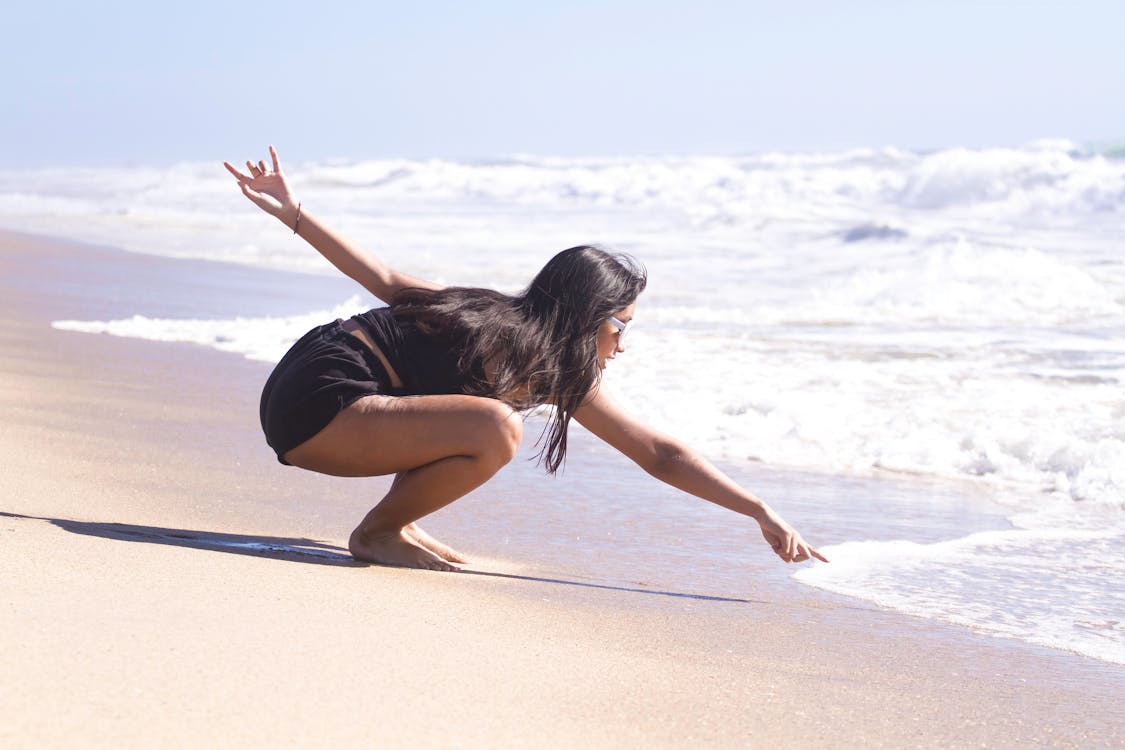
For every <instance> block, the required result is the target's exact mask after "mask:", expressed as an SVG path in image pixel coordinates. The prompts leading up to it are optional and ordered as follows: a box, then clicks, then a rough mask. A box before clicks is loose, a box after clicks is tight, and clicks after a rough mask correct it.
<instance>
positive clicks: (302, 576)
mask: <svg viewBox="0 0 1125 750" xmlns="http://www.w3.org/2000/svg"><path fill="white" fill-rule="evenodd" d="M205 266H207V264H201V263H199V262H196V261H172V260H167V259H158V258H151V257H147V256H138V255H130V254H127V253H121V252H117V251H114V250H111V249H97V248H89V247H85V246H78V245H74V244H71V243H67V242H62V241H55V240H48V239H43V238H38V237H29V236H26V235H18V234H12V233H0V344H2V346H0V414H2V418H0V460H2V461H3V465H4V466H5V467H7V468H6V469H5V470H4V471H3V472H0V490H2V497H3V498H4V502H3V505H2V506H0V513H2V514H3V515H0V569H2V570H3V573H4V575H3V576H2V577H0V632H2V633H3V634H4V636H5V638H4V642H5V648H4V649H3V650H2V651H0V675H3V676H2V677H0V711H2V713H3V715H4V717H5V721H4V722H3V723H0V745H3V746H5V747H44V746H47V747H50V746H68V747H96V746H106V745H111V744H112V745H116V746H122V745H123V746H128V747H153V746H160V747H164V746H169V747H176V746H186V745H193V746H198V745H200V744H203V745H205V746H234V745H239V746H251V747H254V746H267V745H270V746H276V745H278V744H283V745H290V746H309V745H317V746H321V745H328V744H338V745H343V746H347V747H370V746H380V747H408V746H409V747H448V746H451V745H460V746H465V747H496V746H516V745H519V746H535V747H560V746H579V747H671V746H676V747H682V746H688V747H702V746H706V747H716V746H719V747H725V746H731V747H746V746H753V747H757V746H767V745H768V746H780V747H791V746H797V745H806V744H808V743H816V745H817V746H820V747H856V746H864V747H966V746H988V747H1027V746H1049V747H1078V746H1082V747H1087V748H1088V747H1110V746H1120V745H1121V744H1122V743H1123V742H1125V710H1123V709H1122V707H1121V705H1120V700H1119V696H1120V695H1122V694H1125V670H1122V669H1121V668H1119V667H1115V666H1113V665H1108V664H1103V663H1100V662H1096V661H1093V660H1089V659H1084V658H1081V657H1076V656H1072V655H1069V654H1065V653H1062V652H1055V651H1051V650H1048V649H1042V648H1037V647H1032V646H1026V645H1024V644H1021V643H1018V642H1014V641H1007V640H1002V639H998V638H993V637H988V636H982V635H977V634H974V633H972V632H969V631H966V630H962V629H959V628H955V627H947V626H943V625H940V624H935V623H932V622H928V621H924V620H919V619H914V618H909V617H905V616H901V615H897V614H894V613H890V612H886V611H883V610H879V609H877V608H873V607H869V606H866V605H861V604H856V603H853V602H850V601H848V600H844V599H842V598H838V597H832V596H828V595H824V594H821V593H819V592H816V591H814V590H811V589H808V588H806V587H803V586H801V585H800V584H797V583H796V582H794V581H792V580H791V579H788V578H787V577H786V576H785V575H784V574H785V573H786V572H787V571H786V570H785V568H784V566H781V565H780V564H779V563H776V562H775V561H774V560H772V559H771V558H770V556H769V555H767V553H768V549H766V548H765V547H764V545H759V546H760V547H761V549H755V550H751V551H749V552H747V553H746V556H747V557H748V558H750V560H749V561H748V562H744V563H742V568H740V570H741V571H742V572H743V574H744V576H745V578H746V584H745V585H743V586H738V587H732V586H730V585H729V582H728V581H727V579H726V578H724V577H721V576H720V577H718V578H712V579H709V578H708V572H709V571H708V570H707V568H706V567H704V568H702V569H698V570H681V571H680V574H679V575H678V576H668V575H663V574H661V575H656V574H653V575H649V573H648V563H647V561H646V557H652V558H654V559H655V558H659V557H661V555H662V550H659V549H654V550H652V551H651V553H650V555H645V554H644V552H643V550H641V551H635V552H630V553H629V554H618V553H616V552H615V550H616V548H617V547H619V546H624V547H626V548H629V544H628V541H627V540H628V539H629V538H630V533H629V527H628V521H619V523H617V524H616V525H615V526H614V527H613V528H611V529H607V528H605V527H604V524H603V525H601V526H591V525H588V524H589V520H588V519H587V518H584V517H581V516H579V515H577V514H573V513H572V514H571V515H573V517H572V518H568V511H567V507H566V501H567V500H568V499H569V498H589V497H590V496H593V497H595V498H596V496H597V495H598V494H599V493H602V492H605V491H606V489H605V482H606V476H607V475H612V476H613V477H614V482H615V483H616V484H614V487H615V490H614V491H617V492H628V491H632V492H636V493H637V494H638V496H643V495H644V494H645V493H648V492H655V490H653V489H652V488H651V487H650V486H649V485H645V484H643V483H644V482H652V480H650V479H648V478H647V477H645V476H644V475H643V474H640V473H639V472H633V473H630V471H631V470H629V469H628V468H627V467H625V468H623V467H622V466H621V464H620V463H617V462H615V461H614V459H613V458H612V457H611V456H607V454H606V452H605V451H604V450H603V449H602V448H600V447H598V446H596V445H593V444H589V443H587V442H586V441H585V440H582V439H576V440H575V447H574V452H573V454H572V457H571V458H570V459H568V461H569V463H570V464H571V465H573V467H574V469H573V470H570V469H568V473H567V474H566V476H564V477H563V478H562V479H558V480H548V479H545V478H544V477H543V476H542V474H541V473H539V472H538V471H537V470H536V469H535V467H534V465H533V464H532V463H531V462H529V461H525V460H517V461H516V462H513V464H512V465H511V466H509V467H508V468H506V469H505V470H504V472H503V473H502V474H501V476H500V477H497V479H496V480H495V482H494V483H491V484H489V485H486V486H485V487H483V488H482V489H480V490H478V491H477V492H475V493H473V494H472V495H471V496H470V497H468V498H465V499H464V500H463V501H460V502H458V503H457V504H455V505H454V506H452V507H451V508H449V509H447V510H446V511H443V512H442V513H440V514H438V515H437V516H435V517H434V519H433V520H432V523H430V524H425V525H426V526H427V528H429V529H430V530H431V531H432V532H434V533H435V534H437V535H438V536H439V537H442V538H444V539H445V540H446V541H448V542H449V543H451V544H453V545H454V546H456V547H458V548H460V549H462V551H465V552H467V553H470V554H471V555H472V556H473V558H474V560H475V563H474V565H472V566H470V567H469V569H468V570H467V572H466V573H465V574H440V573H430V572H424V571H410V570H399V569H391V568H382V567H376V566H366V565H357V564H355V563H354V562H352V561H351V560H350V558H349V557H347V555H346V551H345V550H344V549H343V546H344V540H345V539H346V536H347V533H348V531H349V530H350V526H348V525H347V523H348V521H349V520H350V519H354V518H357V517H358V514H359V513H361V512H362V511H363V510H365V509H366V507H368V506H369V505H370V504H371V503H372V502H374V501H375V500H377V499H378V497H379V496H380V494H381V489H383V488H385V487H386V486H387V483H388V480H385V479H374V480H342V479H331V478H327V477H321V476H317V475H313V474H308V473H304V472H300V471H298V470H294V469H291V468H286V467H282V466H280V465H279V464H277V463H276V461H275V460H274V458H273V456H272V455H271V454H270V452H269V451H268V449H266V448H265V446H264V445H263V444H262V441H261V437H260V434H259V431H258V427H257V424H256V419H257V397H258V388H259V386H260V383H261V381H262V379H263V378H264V377H265V374H266V373H267V372H268V365H265V364H263V363H255V362H249V361H246V360H244V359H242V358H240V357H238V356H235V355H225V354H221V353H217V352H213V351H210V350H207V349H205V348H203V347H199V346H192V345H184V344H162V343H153V342H143V341H134V340H128V339H119V338H112V337H108V336H100V335H99V336H93V335H88V334H80V333H72V332H65V331H57V330H53V329H52V328H51V327H50V321H52V320H56V319H60V318H95V319H106V318H112V317H125V316H128V315H131V314H133V313H135V312H144V313H145V314H151V315H159V314H169V315H171V314H184V315H188V314H196V315H198V313H199V309H200V305H201V302H200V300H208V301H209V302H208V303H207V304H208V308H209V309H210V308H212V307H213V308H214V309H215V310H216V314H217V315H221V314H224V312H223V309H222V308H223V307H224V305H229V306H230V307H231V308H232V309H233V308H234V307H235V306H236V305H235V303H234V302H231V301H230V300H231V294H230V292H231V291H232V290H234V291H237V290H240V289H245V288H246V287H247V285H250V284H255V285H262V286H263V287H264V288H267V289H268V290H270V293H271V294H278V295H284V294H288V293H293V294H301V293H305V292H302V291H299V290H298V287H304V288H305V289H306V290H307V287H309V286H310V285H312V286H318V285H324V286H325V287H326V288H331V289H333V290H334V289H335V288H336V286H334V285H335V284H337V282H336V281H335V280H324V281H322V280H316V279H313V280H310V279H309V278H308V277H292V276H289V275H287V274H269V273H266V272H261V271H256V270H255V271H251V270H248V269H238V268H233V267H231V268H225V267H218V268H216V267H209V266H208V267H206V268H205ZM224 299H225V300H227V301H226V302H224ZM238 304H244V303H243V302H239V303H238ZM193 311H194V312H193ZM529 432H530V431H529ZM576 437H577V436H576ZM587 437H588V436H587ZM530 442H531V441H528V443H530ZM524 452H525V456H524V457H527V456H530V455H531V446H530V445H528V446H525V451H524ZM787 481H790V482H793V483H796V484H798V485H799V484H800V483H801V482H802V481H803V480H802V478H801V475H799V474H790V475H787ZM825 482H826V480H825V478H824V477H811V476H810V477H807V484H808V488H809V492H812V491H813V488H819V489H817V492H824V487H823V485H824V484H825ZM840 483H841V484H843V483H845V480H840ZM519 498H522V499H523V503H522V504H520V503H518V502H517V499H519ZM537 504H538V507H537ZM537 511H544V512H546V513H548V515H550V517H551V518H552V519H553V520H552V522H551V523H550V524H539V525H534V524H530V523H529V522H526V521H525V519H524V518H523V517H522V516H521V517H520V518H515V519H513V518H512V516H513V514H518V513H523V514H526V515H527V516H533V515H535V514H536V512H537ZM551 514H554V515H551ZM732 518H733V517H732ZM529 528H535V529H536V530H537V531H538V535H537V536H536V537H535V538H529V535H528V533H527V531H526V529H529ZM751 531H752V530H751ZM590 534H595V535H603V536H604V538H602V537H599V539H598V540H596V541H595V542H594V543H584V544H582V545H580V546H579V549H580V552H581V555H582V558H583V559H582V560H581V561H578V560H576V561H575V562H574V564H573V565H570V564H567V562H566V557H565V555H561V554H559V553H558V550H560V549H564V548H565V547H566V545H567V540H568V539H571V538H574V537H579V536H583V535H587V536H588V535H590ZM676 536H677V538H678V539H679V540H680V541H679V542H678V543H679V544H681V545H685V546H687V547H690V546H691V545H693V544H705V543H706V540H704V539H698V538H693V537H692V535H691V530H684V531H683V532H682V533H679V534H677V535H676ZM752 537H753V535H752V534H750V533H749V532H747V533H746V537H745V538H746V540H747V542H748V543H749V542H750V540H752ZM615 539H616V540H623V541H621V542H620V544H618V543H616V542H615ZM603 543H604V546H603ZM540 544H541V545H542V548H541V549H542V554H540V552H539V548H538V547H537V545H540ZM599 550H605V552H604V555H605V557H606V558H607V559H611V560H612V564H611V565H607V566H605V567H606V568H611V569H612V571H611V572H607V573H606V574H605V575H601V574H599V572H598V571H599V570H600V569H601V568H600V567H599V565H598V564H597V556H598V555H599V554H600V553H599ZM673 551H674V550H673ZM682 558H683V565H682V566H681V567H683V566H691V565H695V564H698V562H697V561H698V558H696V557H694V556H692V555H687V554H684V555H683V556H682ZM719 559H721V555H719ZM630 562H635V568H633V567H632V566H630V565H629V563H630ZM732 565H733V563H732ZM758 570H761V571H772V572H769V573H763V574H762V575H760V576H755V575H754V573H755V571H758Z"/></svg>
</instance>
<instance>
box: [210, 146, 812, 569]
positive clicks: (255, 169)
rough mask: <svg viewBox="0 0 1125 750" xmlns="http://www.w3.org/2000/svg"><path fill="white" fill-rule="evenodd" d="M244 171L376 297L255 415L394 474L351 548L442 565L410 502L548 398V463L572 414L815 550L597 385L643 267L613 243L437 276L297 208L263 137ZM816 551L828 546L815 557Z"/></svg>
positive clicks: (356, 462)
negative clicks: (521, 273) (524, 267)
mask: <svg viewBox="0 0 1125 750" xmlns="http://www.w3.org/2000/svg"><path fill="white" fill-rule="evenodd" d="M269 150H270V156H271V157H272V161H273V165H272V167H273V168H272V171H271V169H269V168H268V167H267V165H266V163H265V162H264V161H259V162H258V163H257V164H253V163H251V162H249V161H248V162H246V166H247V169H248V170H249V174H243V173H242V172H241V171H239V170H238V169H236V168H235V167H234V166H232V165H231V164H230V163H229V162H224V166H226V168H227V169H228V170H229V171H230V173H231V174H232V175H234V177H235V178H236V179H237V180H238V184H239V187H241V189H242V192H243V194H244V195H245V196H246V197H247V198H249V199H250V200H251V201H253V202H254V203H255V204H256V205H257V206H258V207H259V208H261V209H262V210H263V211H265V212H266V213H268V214H270V215H272V216H275V217H277V218H278V219H280V220H281V222H282V223H284V224H285V225H286V226H287V227H289V228H290V229H291V230H293V232H294V233H295V234H299V235H301V237H302V238H303V239H304V240H305V241H307V242H308V243H309V244H310V245H312V246H313V247H314V248H316V249H317V251H319V252H320V253H321V254H322V255H323V256H324V257H325V258H327V259H328V260H329V261H331V262H332V263H333V265H335V266H336V267H337V268H338V269H340V270H341V271H342V272H343V273H345V274H347V275H348V276H349V277H351V278H352V279H354V280H355V281H357V282H359V284H360V285H361V286H363V287H364V288H366V289H367V290H368V291H369V292H371V293H372V294H374V295H375V296H376V297H378V298H379V299H380V300H382V301H384V302H386V303H387V305H388V307H385V308H376V309H374V310H371V311H369V312H367V313H364V314H362V315H357V316H355V317H353V318H351V319H350V320H346V321H341V320H337V321H335V322H333V323H329V324H327V325H324V326H320V327H318V328H315V329H313V330H312V331H310V332H309V333H307V334H306V335H305V336H304V337H302V338H301V340H299V341H298V342H297V343H296V344H294V345H293V348H292V349H290V350H289V353H288V354H286V355H285V357H284V358H283V359H282V360H281V362H279V363H278V366H277V368H276V369H275V370H274V372H273V374H272V375H271V376H270V378H269V380H268V381H267V383H266V386H265V389H264V391H263V393H262V406H261V416H262V427H263V429H264V430H265V433H266V439H267V441H268V442H269V444H270V446H271V447H272V448H273V449H274V450H275V451H276V452H277V456H278V460H279V461H281V462H282V463H284V464H291V465H293V466H299V467H301V468H303V469H309V470H311V471H317V472H321V473H324V474H332V475H336V476H379V475H384V474H395V475H396V476H395V480H394V482H393V483H392V484H391V488H390V491H389V492H388V493H387V495H386V497H384V498H383V500H382V501H380V503H379V504H378V505H376V506H375V507H374V508H372V509H371V511H370V512H369V513H368V514H367V515H366V517H364V519H363V520H362V521H361V522H360V524H359V526H357V527H356V529H355V530H354V531H353V532H352V534H351V538H350V539H349V541H348V548H349V550H351V553H352V555H353V556H354V557H355V558H357V559H359V560H366V561H369V562H374V563H381V564H384V565H399V566H406V567H414V568H428V569H431V570H456V568H454V567H453V565H451V563H464V562H466V560H465V558H463V557H462V556H461V555H460V554H458V553H457V552H455V551H454V550H452V549H450V548H449V547H447V546H445V545H444V544H441V543H440V542H438V541H437V540H435V539H434V538H433V537H431V536H429V535H428V534H426V533H425V532H424V531H422V529H421V528H419V527H418V525H417V524H416V523H415V521H417V520H418V519H419V518H421V517H422V516H425V515H427V514H429V513H433V512H434V511H436V510H439V509H440V508H442V507H444V506H446V505H448V504H449V503H451V502H453V501H454V500H456V499H457V498H459V497H461V496H462V495H464V494H466V493H468V492H469V491H471V490H472V489H474V488H476V487H478V486H480V485H481V484H483V483H484V482H485V481H487V480H488V479H489V478H490V477H491V476H492V475H493V474H495V473H496V472H497V471H499V470H500V468H501V467H502V466H504V464H506V463H508V462H509V461H510V460H512V458H513V457H514V456H515V454H516V450H517V449H518V447H519V444H520V440H521V437H522V429H523V424H522V420H521V418H520V416H519V414H518V412H519V411H521V410H524V409H528V408H531V407H533V406H538V405H541V404H552V405H554V407H555V409H554V416H553V417H552V419H551V422H550V423H549V425H548V427H547V430H546V439H545V441H544V447H543V451H542V453H541V458H542V459H543V460H544V461H545V463H546V466H547V469H548V471H550V472H552V473H553V472H554V471H555V470H557V469H558V467H559V466H560V465H561V463H562V461H563V458H564V457H565V455H566V445H567V441H566V436H567V426H568V424H569V422H570V420H571V419H572V418H573V419H576V420H578V422H579V423H580V424H582V425H583V426H584V427H586V428H587V429H588V430H590V432H593V433H594V434H595V435H597V436H598V437H600V438H601V439H602V440H605V441H606V442H607V443H609V444H610V445H612V446H613V447H614V448H616V449H617V450H619V451H621V452H622V453H623V454H625V455H626V456H628V457H629V458H631V459H632V460H633V461H635V462H636V463H637V464H638V465H640V466H641V468H643V469H645V471H647V472H649V473H650V474H652V475H653V476H655V477H656V478H658V479H660V480H662V481H664V482H666V483H668V484H670V485H672V486H673V487H678V488H679V489H682V490H684V491H686V492H689V493H691V494H693V495H696V496H698V497H700V498H703V499H704V500H709V501H711V502H713V503H716V504H718V505H721V506H723V507H725V508H729V509H731V510H734V511H737V512H738V513H742V514H744V515H747V516H750V517H751V518H753V519H754V520H755V521H757V522H758V524H759V525H760V526H761V530H762V535H763V536H764V537H765V539H766V541H767V542H769V544H770V545H771V546H772V547H773V550H774V552H776V553H777V555H778V556H779V557H780V558H781V559H782V560H784V561H786V562H802V561H804V560H808V559H810V558H811V557H816V558H817V559H819V560H824V559H825V558H824V557H822V556H821V555H820V553H818V552H817V551H816V550H815V549H813V548H812V547H811V546H809V545H808V543H806V542H805V541H804V539H802V538H801V535H800V534H798V533H797V532H796V531H795V530H794V529H793V528H792V527H791V526H789V525H788V524H787V523H785V521H784V520H782V519H781V517H780V516H778V515H777V514H776V513H775V512H774V511H773V510H772V509H771V508H770V507H769V506H768V505H766V504H765V503H764V502H763V501H762V500H759V499H758V498H756V497H755V496H754V495H752V494H750V493H749V492H747V491H745V490H743V489H742V488H741V487H739V486H738V485H736V484H735V483H734V482H733V481H731V480H730V479H729V478H728V477H726V476H725V475H724V474H722V473H721V472H720V471H719V470H718V469H716V468H715V467H714V466H712V465H711V464H710V463H709V462H707V461H706V460H705V459H703V458H702V457H701V456H700V455H699V454H697V453H696V452H695V451H693V450H691V449H690V448H688V447H687V446H686V445H684V444H683V443H681V442H679V441H677V440H674V439H672V438H671V437H668V436H667V435H664V434H662V433H660V432H657V431H656V430H654V429H652V428H651V427H648V426H647V425H644V424H642V423H641V422H639V421H637V420H636V419H635V418H634V417H632V416H631V415H630V414H628V413H627V412H626V411H624V410H623V409H622V408H621V407H620V406H619V405H618V404H617V403H615V402H614V401H613V400H612V399H611V398H610V396H609V395H608V393H606V391H605V390H604V389H602V388H599V382H600V377H601V370H604V369H605V366H606V363H607V362H608V361H609V360H611V359H613V358H614V357H615V356H616V355H617V354H619V353H621V352H624V351H625V346H624V339H625V333H626V332H627V331H628V329H629V324H630V322H631V321H632V319H633V312H634V308H635V305H636V299H637V296H638V295H639V294H640V293H641V291H642V290H643V289H644V286H645V276H644V273H643V271H641V270H640V269H639V268H637V267H636V266H635V265H634V264H633V262H632V261H630V260H629V259H628V258H625V257H623V256H611V255H609V254H607V253H605V252H603V251H601V250H598V249H597V248H592V247H576V248H571V249H570V250H565V251H563V252H562V253H559V254H558V255H556V256H555V257H554V258H553V259H551V261H550V262H549V263H547V265H546V266H545V267H544V268H543V270H542V271H540V273H539V274H538V276H536V278H535V280H534V281H533V282H532V283H531V286H529V287H528V289H527V290H526V291H525V292H524V293H523V294H521V295H519V296H517V297H509V296H507V295H504V294H500V293H498V292H494V291H491V290H487V289H469V288H460V287H449V288H442V287H440V286H438V285H436V284H433V283H430V282H427V281H422V280H420V279H416V278H412V277H410V276H407V275H405V274H403V273H400V272H398V271H395V270H393V269H391V268H388V267H387V266H386V265H384V264H383V263H382V262H381V261H379V260H378V259H377V258H375V257H373V256H371V255H369V254H367V253H365V252H363V251H362V250H360V249H359V248H357V247H355V246H353V245H351V244H350V243H349V242H348V241H347V240H345V239H343V238H342V237H339V236H338V235H336V234H334V233H333V232H332V231H331V230H330V229H328V228H327V227H326V226H324V225H323V224H321V223H320V222H319V221H318V220H317V219H316V217H315V216H313V215H311V214H310V213H309V212H308V211H303V210H302V208H301V204H300V202H299V201H297V200H296V199H295V198H294V197H293V194H292V192H291V191H290V189H289V185H288V184H287V182H286V180H285V176H284V174H283V173H282V170H281V163H280V161H279V159H278V155H277V151H276V150H275V149H274V148H273V146H270V149H269ZM826 562H827V561H826Z"/></svg>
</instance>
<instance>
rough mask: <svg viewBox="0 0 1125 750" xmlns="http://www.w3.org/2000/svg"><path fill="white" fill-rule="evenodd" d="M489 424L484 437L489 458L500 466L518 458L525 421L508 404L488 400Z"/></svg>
mask: <svg viewBox="0 0 1125 750" xmlns="http://www.w3.org/2000/svg"><path fill="white" fill-rule="evenodd" d="M488 402H489V403H488V406H487V409H486V411H487V419H486V421H487V424H488V429H487V430H486V431H485V433H484V435H482V437H487V440H485V441H482V442H485V443H486V444H487V452H488V454H489V457H490V458H491V459H493V460H494V461H495V462H496V463H497V464H498V465H499V466H503V465H504V464H506V463H508V462H509V461H511V460H512V459H513V458H515V457H516V453H517V452H518V451H519V448H520V441H522V440H523V419H521V418H520V415H519V414H518V413H517V412H516V411H514V410H513V409H512V407H510V406H508V405H507V404H505V403H503V402H501V401H496V400H493V399H488Z"/></svg>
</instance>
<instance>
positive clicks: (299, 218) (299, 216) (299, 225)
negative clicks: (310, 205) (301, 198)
mask: <svg viewBox="0 0 1125 750" xmlns="http://www.w3.org/2000/svg"><path fill="white" fill-rule="evenodd" d="M300 228H301V204H300V203H299V202H298V203H297V221H295V222H294V223H293V234H296V233H297V230H298V229H300Z"/></svg>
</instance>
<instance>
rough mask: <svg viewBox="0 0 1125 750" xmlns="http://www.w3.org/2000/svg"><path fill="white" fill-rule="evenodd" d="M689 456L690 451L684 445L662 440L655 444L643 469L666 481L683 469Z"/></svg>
mask: <svg viewBox="0 0 1125 750" xmlns="http://www.w3.org/2000/svg"><path fill="white" fill-rule="evenodd" d="M689 455H690V451H689V450H688V448H687V446H685V445H684V444H683V443H679V442H677V441H675V440H670V439H664V440H660V441H658V442H656V443H655V444H653V446H652V450H651V454H650V455H649V456H647V457H646V460H645V463H644V465H643V468H644V470H645V471H647V472H648V473H649V474H651V475H652V476H654V477H656V478H657V479H659V480H661V481H666V480H667V479H668V478H669V477H671V476H673V475H675V474H676V473H677V471H678V470H679V469H680V468H682V467H683V465H684V463H685V462H686V461H687V460H688V457H689Z"/></svg>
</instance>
